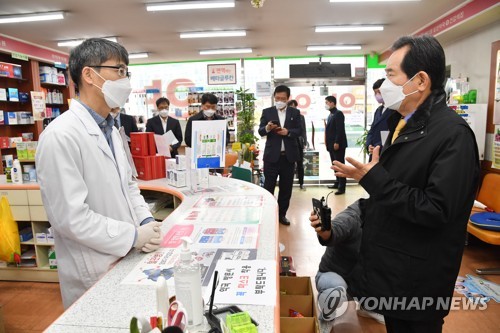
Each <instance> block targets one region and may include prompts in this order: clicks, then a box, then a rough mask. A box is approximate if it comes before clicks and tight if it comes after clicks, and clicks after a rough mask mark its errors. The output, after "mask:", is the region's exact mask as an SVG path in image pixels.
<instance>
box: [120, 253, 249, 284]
mask: <svg viewBox="0 0 500 333" xmlns="http://www.w3.org/2000/svg"><path fill="white" fill-rule="evenodd" d="M192 253H193V259H194V260H195V261H196V262H197V263H199V264H200V269H201V284H202V286H204V287H206V286H208V284H209V282H210V279H211V277H212V274H213V272H214V271H215V266H216V265H217V262H218V261H219V260H253V259H255V258H257V250H255V249H195V248H193V249H192ZM178 260H179V249H167V248H160V249H158V250H157V251H155V252H153V253H149V254H148V255H146V256H145V257H144V258H143V259H142V260H141V261H140V262H139V263H138V264H137V265H136V266H135V267H134V269H133V270H132V271H131V272H130V273H129V274H128V275H127V276H126V277H125V278H124V279H123V280H122V282H121V284H133V285H155V283H156V281H157V280H158V277H160V276H163V277H164V278H165V280H166V281H167V286H169V287H172V288H173V287H174V279H173V277H174V265H175V263H176V262H177V261H178Z"/></svg>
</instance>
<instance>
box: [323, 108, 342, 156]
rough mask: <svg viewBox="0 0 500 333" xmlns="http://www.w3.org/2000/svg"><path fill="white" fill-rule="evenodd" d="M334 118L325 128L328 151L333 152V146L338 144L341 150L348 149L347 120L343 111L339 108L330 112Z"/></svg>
mask: <svg viewBox="0 0 500 333" xmlns="http://www.w3.org/2000/svg"><path fill="white" fill-rule="evenodd" d="M330 112H331V113H332V114H333V116H332V117H331V118H330V117H329V118H330V119H329V121H327V123H326V128H325V144H326V150H328V151H330V150H333V144H334V143H338V144H339V146H340V147H339V149H345V148H346V147H347V136H346V134H345V118H344V114H343V113H342V111H340V110H338V109H337V108H333V109H331V110H330Z"/></svg>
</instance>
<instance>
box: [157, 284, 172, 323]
mask: <svg viewBox="0 0 500 333" xmlns="http://www.w3.org/2000/svg"><path fill="white" fill-rule="evenodd" d="M169 306H170V302H169V300H168V287H167V281H166V280H165V278H164V277H163V276H161V275H160V276H159V277H158V280H157V281H156V311H157V312H161V313H162V314H163V315H164V316H168V307H169Z"/></svg>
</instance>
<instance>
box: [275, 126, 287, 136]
mask: <svg viewBox="0 0 500 333" xmlns="http://www.w3.org/2000/svg"><path fill="white" fill-rule="evenodd" d="M276 134H278V135H282V136H287V135H288V130H287V129H286V128H284V127H283V128H282V129H280V130H278V131H276Z"/></svg>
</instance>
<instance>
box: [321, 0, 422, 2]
mask: <svg viewBox="0 0 500 333" xmlns="http://www.w3.org/2000/svg"><path fill="white" fill-rule="evenodd" d="M410 1H420V0H330V2H410Z"/></svg>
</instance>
